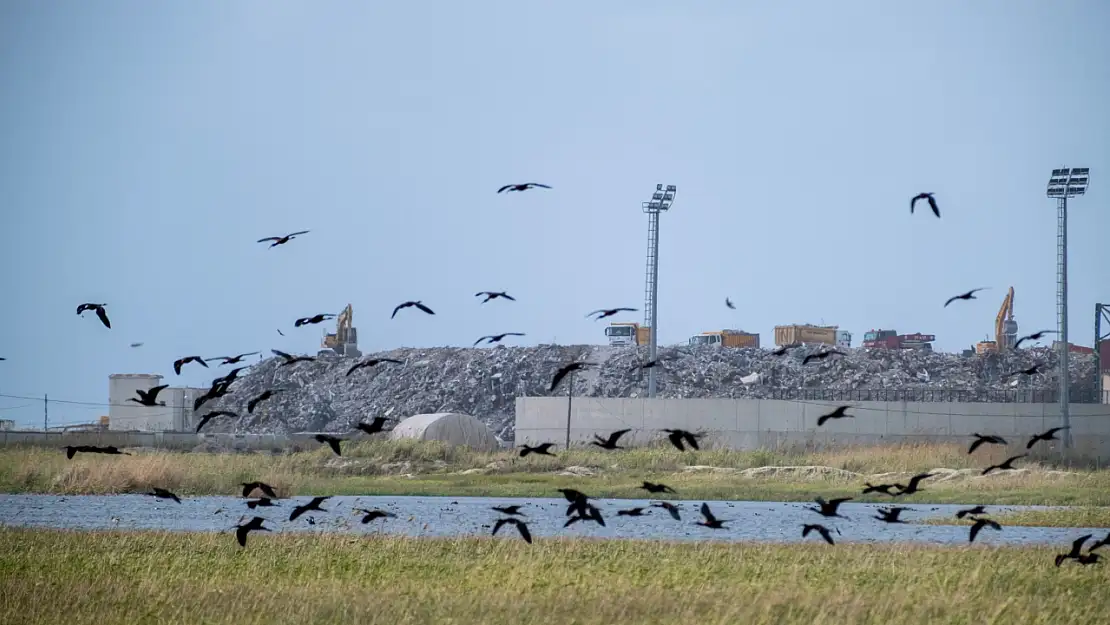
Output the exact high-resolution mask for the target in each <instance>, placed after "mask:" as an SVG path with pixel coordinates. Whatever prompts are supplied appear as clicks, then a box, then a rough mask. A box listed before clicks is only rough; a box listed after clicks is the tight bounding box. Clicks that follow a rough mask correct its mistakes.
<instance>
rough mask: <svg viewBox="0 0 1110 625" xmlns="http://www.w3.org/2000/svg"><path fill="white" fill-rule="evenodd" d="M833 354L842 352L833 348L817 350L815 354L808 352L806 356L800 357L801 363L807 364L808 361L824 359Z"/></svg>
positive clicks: (842, 353)
mask: <svg viewBox="0 0 1110 625" xmlns="http://www.w3.org/2000/svg"><path fill="white" fill-rule="evenodd" d="M834 354H835V355H837V356H843V355H844V352H838V351H836V350H835V349H830V350H827V351H823V352H817V353H816V354H809V355H808V356H806V357H805V358H803V359H802V364H803V365H808V364H809V361H811V360H824V359H826V358H828V357H829V356H832V355H834Z"/></svg>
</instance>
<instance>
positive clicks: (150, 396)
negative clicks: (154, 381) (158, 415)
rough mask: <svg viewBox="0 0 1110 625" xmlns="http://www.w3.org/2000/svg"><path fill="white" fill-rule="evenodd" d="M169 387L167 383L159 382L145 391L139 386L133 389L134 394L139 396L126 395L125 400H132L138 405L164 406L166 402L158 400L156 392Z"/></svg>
mask: <svg viewBox="0 0 1110 625" xmlns="http://www.w3.org/2000/svg"><path fill="white" fill-rule="evenodd" d="M169 387H170V385H169V384H159V385H158V386H152V387H151V388H150V389H148V390H145V391H144V390H143V389H141V388H139V389H135V394H136V395H138V396H139V398H138V399H135V398H134V397H128V398H127V401H133V402H135V403H136V404H139V405H140V406H165V405H166V402H164V401H163V402H160V401H158V393H161V392H162V391H164V390H165V389H167V388H169Z"/></svg>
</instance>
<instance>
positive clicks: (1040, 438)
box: [1025, 426, 1069, 449]
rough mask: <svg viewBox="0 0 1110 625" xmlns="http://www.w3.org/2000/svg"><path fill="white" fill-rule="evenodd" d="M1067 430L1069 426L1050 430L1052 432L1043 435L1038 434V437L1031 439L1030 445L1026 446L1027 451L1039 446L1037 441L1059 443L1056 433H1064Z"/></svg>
mask: <svg viewBox="0 0 1110 625" xmlns="http://www.w3.org/2000/svg"><path fill="white" fill-rule="evenodd" d="M1067 429H1069V428H1068V426H1063V427H1058V428H1052V429H1050V430H1048V431H1046V432H1044V433H1042V434H1036V435H1034V436H1033V438H1031V439H1029V442H1028V443H1026V444H1025V448H1026V449H1032V448H1033V445H1036V444H1037V441H1045V442H1048V441H1058V440H1060V439H1058V438H1056V433H1057V432H1062V431H1063V430H1067Z"/></svg>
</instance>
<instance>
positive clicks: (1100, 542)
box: [1087, 534, 1110, 552]
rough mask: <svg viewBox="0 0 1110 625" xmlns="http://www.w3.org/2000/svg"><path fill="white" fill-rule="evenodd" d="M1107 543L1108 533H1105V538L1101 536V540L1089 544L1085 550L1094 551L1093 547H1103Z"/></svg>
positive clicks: (1109, 542) (1109, 543)
mask: <svg viewBox="0 0 1110 625" xmlns="http://www.w3.org/2000/svg"><path fill="white" fill-rule="evenodd" d="M1107 545H1110V534H1107V535H1106V537H1105V538H1103V539H1102V540H1100V541H1098V542H1097V543H1095V544H1093V545H1091V548H1090V549H1088V550H1087V551H1088V552H1091V551H1094V550H1095V549H1098V548H1100V547H1105V546H1107Z"/></svg>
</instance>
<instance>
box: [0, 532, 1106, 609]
mask: <svg viewBox="0 0 1110 625" xmlns="http://www.w3.org/2000/svg"><path fill="white" fill-rule="evenodd" d="M1055 551H1059V549H1056V550H1054V549H1052V548H1010V547H1005V548H986V547H956V548H936V547H928V546H906V545H860V544H850V545H849V544H846V545H837V546H835V547H829V546H827V545H824V544H823V543H806V544H797V545H763V544H731V545H730V544H721V543H680V544H676V543H661V542H640V541H619V542H618V541H597V540H582V539H564V538H555V539H548V538H542V537H537V539H536V542H535V544H533V545H527V544H525V543H523V542H522V541H520V540H519V539H516V537H515V534H511V535H510V536H509V537H506V538H505V539H504V540H502V539H501V538H500V537H498V538H496V539H490V538H461V539H407V538H394V537H381V536H374V537H359V538H354V537H350V536H332V535H316V536H309V535H276V536H267V535H264V534H252V535H251V536H250V537H249V538H248V543H247V547H246V549H242V550H241V549H240V548H239V547H238V545H236V544H235V541H234V539H233V538H232V537H231V536H230V535H223V534H215V533H205V534H168V533H153V532H149V533H148V532H133V533H119V532H104V533H100V532H96V533H87V532H82V533H71V532H55V531H40V530H11V529H7V530H0V588H3V589H4V592H3V593H0V622H3V623H6V624H9V625H23V624H28V625H31V624H34V625H38V624H45V623H66V624H67V625H85V624H89V625H103V624H105V623H142V622H149V623H155V622H156V623H209V624H221V623H228V624H231V623H234V624H235V625H251V624H255V623H258V624H262V623H279V622H280V623H300V624H306V625H309V624H313V623H367V624H374V623H382V624H389V625H406V624H414V623H448V622H449V623H456V624H461V625H465V624H469V623H475V624H477V623H482V624H483V625H498V624H501V623H506V624H507V623H577V624H579V625H591V624H602V623H605V624H608V623H637V624H640V623H642V624H653V623H677V622H683V623H699V625H715V624H722V625H723V624H726V623H727V624H730V625H731V624H732V623H751V624H753V625H770V624H772V623H774V624H778V625H792V624H806V625H809V624H812V623H854V624H856V625H871V624H874V625H879V624H882V625H887V624H889V623H898V624H899V625H915V624H929V625H932V624H934V623H1022V624H1024V625H1064V624H1067V623H1089V622H1091V619H1092V618H1094V619H1096V620H1097V619H1099V618H1101V616H1103V615H1106V614H1107V613H1110V595H1108V594H1107V593H1105V592H1104V591H1103V589H1104V588H1105V586H1106V584H1107V582H1108V581H1110V569H1107V568H1106V567H1105V566H1102V567H1100V566H1090V567H1080V566H1078V565H1075V564H1074V563H1067V564H1066V565H1065V566H1063V567H1061V568H1056V567H1054V566H1053V565H1052V555H1053V553H1055Z"/></svg>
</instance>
